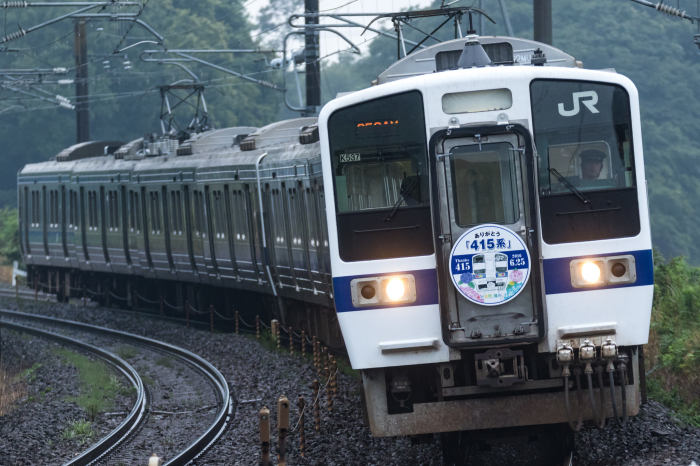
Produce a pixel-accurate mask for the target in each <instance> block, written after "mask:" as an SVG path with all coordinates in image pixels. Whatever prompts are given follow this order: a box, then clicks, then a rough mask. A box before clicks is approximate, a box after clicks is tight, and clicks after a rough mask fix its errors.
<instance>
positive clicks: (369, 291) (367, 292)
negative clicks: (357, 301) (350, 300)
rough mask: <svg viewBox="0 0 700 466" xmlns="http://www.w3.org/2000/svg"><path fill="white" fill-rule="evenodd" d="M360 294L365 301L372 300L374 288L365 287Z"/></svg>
mask: <svg viewBox="0 0 700 466" xmlns="http://www.w3.org/2000/svg"><path fill="white" fill-rule="evenodd" d="M360 293H362V297H363V298H365V299H372V298H374V295H375V293H376V292H375V291H374V286H372V285H365V286H363V287H362V290H361V291H360Z"/></svg>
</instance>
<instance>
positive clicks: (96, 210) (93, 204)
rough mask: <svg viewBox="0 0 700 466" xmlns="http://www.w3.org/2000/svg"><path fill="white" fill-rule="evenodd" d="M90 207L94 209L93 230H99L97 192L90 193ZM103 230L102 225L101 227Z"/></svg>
mask: <svg viewBox="0 0 700 466" xmlns="http://www.w3.org/2000/svg"><path fill="white" fill-rule="evenodd" d="M92 199H93V202H92V207H93V208H94V209H95V212H94V219H95V229H97V228H100V212H99V205H98V198H97V191H93V192H92ZM101 226H102V227H103V228H104V225H101Z"/></svg>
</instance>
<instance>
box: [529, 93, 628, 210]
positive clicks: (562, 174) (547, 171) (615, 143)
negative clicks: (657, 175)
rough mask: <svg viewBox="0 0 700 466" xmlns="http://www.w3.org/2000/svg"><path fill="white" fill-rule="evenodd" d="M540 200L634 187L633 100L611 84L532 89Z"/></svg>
mask: <svg viewBox="0 0 700 466" xmlns="http://www.w3.org/2000/svg"><path fill="white" fill-rule="evenodd" d="M530 89H531V92H532V113H533V121H534V127H535V141H536V144H537V152H538V153H539V154H540V164H539V169H540V173H539V178H540V195H541V196H546V195H550V194H557V193H563V192H571V191H579V192H581V193H585V191H594V190H602V189H615V188H629V187H633V186H634V185H635V177H634V157H633V151H632V144H631V142H632V123H631V118H630V107H629V97H628V96H627V92H626V91H625V90H624V89H623V88H622V87H621V86H617V85H613V84H601V83H591V82H585V81H556V80H536V81H533V83H532V85H531V88H530Z"/></svg>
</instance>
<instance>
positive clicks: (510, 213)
mask: <svg viewBox="0 0 700 466" xmlns="http://www.w3.org/2000/svg"><path fill="white" fill-rule="evenodd" d="M491 146H502V148H504V149H505V150H503V151H499V150H498V149H500V148H501V147H498V148H494V150H489V148H490V147H491ZM506 146H507V147H506ZM457 150H460V151H462V152H461V153H457V152H456V151H457ZM486 153H495V154H497V155H498V156H499V159H498V160H497V161H495V162H489V163H490V164H493V163H497V164H498V169H499V173H498V175H499V178H500V179H499V180H498V181H499V183H500V195H501V198H500V200H501V202H502V205H501V209H502V211H503V212H502V214H503V215H502V216H503V219H502V220H501V219H496V218H490V219H484V220H481V219H480V220H478V221H474V219H473V218H471V220H472V221H471V222H462V221H461V220H462V216H461V209H460V205H461V202H463V201H464V200H465V199H463V198H462V197H461V196H460V194H459V192H460V191H459V187H460V186H462V185H468V186H470V187H471V186H472V183H469V184H467V183H458V181H457V176H458V168H457V161H458V159H457V156H458V155H462V156H465V157H464V158H463V159H461V160H460V161H462V162H465V163H473V161H470V160H467V159H468V158H469V157H467V156H469V155H471V156H476V155H483V154H486ZM516 153H517V152H516V151H515V150H514V147H513V145H512V144H511V143H510V142H507V141H500V142H492V143H484V144H483V145H478V146H477V145H475V144H466V145H460V146H454V147H452V148H450V152H449V163H450V174H451V177H452V198H453V201H452V204H453V206H452V207H453V209H454V220H453V221H454V222H455V224H456V225H458V226H459V227H460V228H469V227H471V226H474V225H481V224H483V223H496V224H499V225H513V224H515V223H517V222H518V221H519V220H520V219H521V216H522V212H521V211H520V201H521V199H520V197H521V193H520V186H519V184H518V170H517V165H518V163H519V160H518V159H517V158H516V156H515V154H516ZM504 155H505V158H507V160H506V163H505V164H504V160H503V159H504ZM504 165H505V167H506V168H505V170H506V171H507V173H504ZM490 181H493V179H492V180H490ZM505 181H509V183H510V184H509V185H508V186H507V187H506V186H504V182H505ZM506 190H507V191H508V193H507V194H509V196H506ZM487 197H488V196H487ZM492 197H493V198H494V200H495V196H492ZM508 204H509V205H508ZM493 207H497V206H496V205H495V204H494V206H493ZM477 208H478V207H477ZM469 210H470V211H471V214H472V215H473V214H474V211H475V208H474V205H473V203H472V205H471V208H470V209H469ZM494 210H496V209H494Z"/></svg>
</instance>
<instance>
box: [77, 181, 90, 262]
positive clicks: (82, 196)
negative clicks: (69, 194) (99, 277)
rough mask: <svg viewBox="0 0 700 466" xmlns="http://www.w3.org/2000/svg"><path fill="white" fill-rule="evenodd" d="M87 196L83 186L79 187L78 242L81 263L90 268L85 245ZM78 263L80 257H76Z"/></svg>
mask: <svg viewBox="0 0 700 466" xmlns="http://www.w3.org/2000/svg"><path fill="white" fill-rule="evenodd" d="M87 207H88V206H87V194H86V193H85V188H84V187H83V186H81V187H80V214H79V215H80V229H79V230H78V231H79V232H80V235H79V237H78V241H80V245H81V251H82V253H83V261H84V265H85V267H87V268H90V267H89V265H90V252H89V250H88V244H87V229H88V222H87V219H88V218H89V211H88V209H87ZM78 263H80V257H78ZM81 268H83V266H81Z"/></svg>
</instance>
